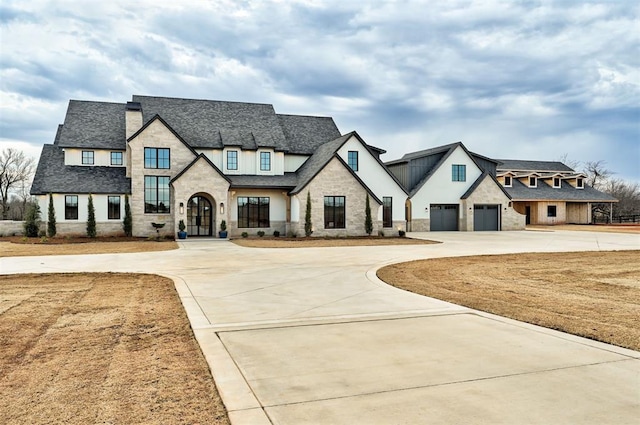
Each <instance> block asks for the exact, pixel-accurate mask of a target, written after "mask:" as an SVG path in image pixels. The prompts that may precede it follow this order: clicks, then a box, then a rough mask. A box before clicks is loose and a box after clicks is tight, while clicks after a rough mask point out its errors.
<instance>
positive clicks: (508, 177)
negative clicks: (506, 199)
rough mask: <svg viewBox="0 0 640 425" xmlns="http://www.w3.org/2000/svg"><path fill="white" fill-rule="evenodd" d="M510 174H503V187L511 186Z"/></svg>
mask: <svg viewBox="0 0 640 425" xmlns="http://www.w3.org/2000/svg"><path fill="white" fill-rule="evenodd" d="M511 184H512V182H511V176H504V187H511Z"/></svg>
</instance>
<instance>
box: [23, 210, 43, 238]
mask: <svg viewBox="0 0 640 425" xmlns="http://www.w3.org/2000/svg"><path fill="white" fill-rule="evenodd" d="M39 230H40V205H38V203H37V202H36V203H34V204H32V205H31V207H30V208H29V209H28V210H27V214H26V215H25V221H24V235H25V236H27V237H29V238H36V237H38V232H39Z"/></svg>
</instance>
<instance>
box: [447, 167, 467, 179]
mask: <svg viewBox="0 0 640 425" xmlns="http://www.w3.org/2000/svg"><path fill="white" fill-rule="evenodd" d="M451 181H454V182H464V181H467V166H466V165H460V164H453V165H452V166H451Z"/></svg>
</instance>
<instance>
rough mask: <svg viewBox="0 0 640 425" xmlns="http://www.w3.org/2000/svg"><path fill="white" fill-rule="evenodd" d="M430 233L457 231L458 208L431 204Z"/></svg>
mask: <svg viewBox="0 0 640 425" xmlns="http://www.w3.org/2000/svg"><path fill="white" fill-rule="evenodd" d="M430 229H431V231H432V232H443V231H451V230H458V206H457V205H435V204H431V225H430Z"/></svg>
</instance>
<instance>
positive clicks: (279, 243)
mask: <svg viewBox="0 0 640 425" xmlns="http://www.w3.org/2000/svg"><path fill="white" fill-rule="evenodd" d="M231 242H233V243H235V244H236V245H240V246H244V247H248V248H319V247H338V246H386V245H422V244H434V243H440V242H435V241H428V240H422V239H411V238H389V237H378V236H370V237H351V238H314V237H310V238H274V237H264V238H243V239H232V240H231Z"/></svg>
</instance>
